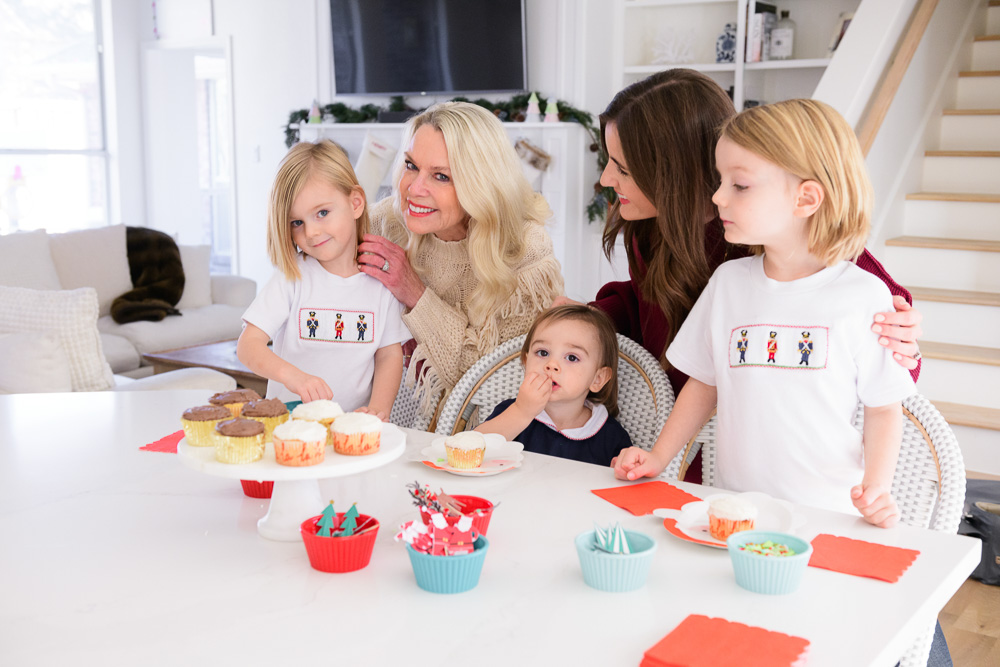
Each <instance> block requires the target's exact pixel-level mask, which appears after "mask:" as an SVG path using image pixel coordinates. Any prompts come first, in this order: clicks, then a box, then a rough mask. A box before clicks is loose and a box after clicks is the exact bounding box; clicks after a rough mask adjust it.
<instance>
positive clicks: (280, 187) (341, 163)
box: [267, 139, 368, 280]
mask: <svg viewBox="0 0 1000 667" xmlns="http://www.w3.org/2000/svg"><path fill="white" fill-rule="evenodd" d="M312 176H318V177H320V178H323V179H324V180H326V181H327V182H329V183H330V185H332V186H334V187H335V188H337V189H338V190H340V191H341V192H343V193H344V194H345V195H347V196H348V197H350V196H351V195H352V194H353V193H355V192H358V193H360V194H361V196H362V197H365V191H364V188H362V187H361V184H360V183H358V177H357V176H356V175H355V173H354V169H353V168H352V167H351V162H350V160H348V158H347V153H345V152H344V149H342V148H341V147H340V146H338V145H337V144H335V143H333V142H332V141H329V140H327V139H324V140H322V141H319V142H317V143H310V142H308V141H303V142H300V143H297V144H295V145H294V146H292V147H291V148H290V149H289V150H288V153H286V154H285V157H284V158H282V160H281V164H280V165H279V166H278V173H277V174H276V175H275V177H274V184H273V185H272V186H271V195H270V197H269V198H268V203H267V256H268V257H269V258H270V259H271V263H272V264H274V266H275V267H276V268H277V269H278V270H280V271H281V272H282V273H283V274H285V277H286V278H288V279H289V280H299V279H300V278H301V277H302V276H301V274H299V267H298V264H297V262H296V259H297V258H298V255H299V252H300V251H299V250H298V249H297V248H296V247H295V242H294V241H292V220H291V210H292V204H293V203H294V202H295V198H296V197H298V196H299V192H301V191H302V188H303V187H305V184H306V182H308V180H309V179H310V178H311V177H312ZM367 202H368V200H367V198H366V199H365V208H364V210H363V211H362V212H361V216H360V217H359V218H358V221H357V222H358V225H357V230H358V234H357V242H358V243H361V241H362V239H363V238H364V235H365V234H366V233H367V232H368V204H367Z"/></svg>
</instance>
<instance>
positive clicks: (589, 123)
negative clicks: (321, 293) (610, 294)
mask: <svg viewBox="0 0 1000 667" xmlns="http://www.w3.org/2000/svg"><path fill="white" fill-rule="evenodd" d="M733 34H734V35H735V33H733ZM734 43H735V40H734ZM734 48H735V47H734ZM531 95H533V96H535V97H536V98H537V99H538V105H539V108H541V107H542V106H543V105H544V106H546V108H547V107H548V101H547V100H546V99H545V98H542V97H538V96H537V94H535V93H532V94H531ZM530 98H531V96H529V95H527V94H522V95H515V96H514V97H512V98H511V99H509V100H508V101H506V102H502V101H497V102H494V101H490V100H486V99H478V100H470V99H468V98H466V97H456V98H454V99H452V100H451V101H452V102H471V103H472V104H478V105H479V106H481V107H483V108H484V109H487V110H489V111H491V112H493V113H494V114H495V115H496V116H497V117H498V118H500V119H501V120H506V121H507V122H511V121H515V122H520V121H524V120H525V119H526V116H525V111H526V109H527V107H528V103H529V101H530ZM390 100H391V101H390V104H389V108H388V111H411V112H417V111H419V110H418V109H412V108H410V107H408V106H407V105H406V103H405V102H404V101H403V98H402V96H396V97H392V98H390ZM557 108H558V114H559V120H561V121H562V122H564V123H579V124H580V125H582V126H583V128H584V129H585V130H587V133H588V134H590V138H591V139H592V140H593V142H592V143H591V144H590V152H591V153H596V154H597V170H598V173H600V172H601V171H603V170H604V167H605V166H606V165H607V164H608V156H607V155H605V154H604V151H603V150H601V133H600V130H599V129H598V128H597V127H595V126H594V117H593V116H592V115H591V114H590V113H589V112H587V111H583V110H581V109H576V108H574V107H572V106H570V105H569V104H567V103H566V102H563V101H561V100H560V101H559V103H558V107H557ZM380 110H381V107H379V106H377V105H375V104H365V105H364V106H362V107H361V108H360V109H352V108H351V107H349V106H347V105H346V104H343V103H340V102H336V103H333V104H327V105H326V106H323V107H320V111H321V112H322V114H323V115H327V114H329V115H331V116H333V117H334V120H335V121H336V122H337V123H371V122H375V120H376V119H377V118H378V114H379V111H380ZM308 118H309V111H308V110H306V109H299V110H297V111H292V112H291V113H290V114H289V115H288V122H287V123H286V124H285V147H286V148H291V147H292V146H293V145H295V143H296V142H297V141H298V140H299V129H298V127H297V126H298V125H299V124H300V123H304V122H306V121H307V120H308ZM612 201H614V190H613V189H611V188H605V187H602V186H601V184H600V183H595V184H594V195H593V197H591V199H590V201H589V202H588V203H587V207H586V211H587V220H589V221H590V222H593V221H595V220H600V221H603V220H604V219H605V218H606V217H607V213H608V207H609V206H610V205H611V202H612Z"/></svg>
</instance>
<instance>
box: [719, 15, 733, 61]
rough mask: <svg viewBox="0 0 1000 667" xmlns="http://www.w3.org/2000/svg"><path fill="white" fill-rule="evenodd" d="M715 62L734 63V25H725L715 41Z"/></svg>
mask: <svg viewBox="0 0 1000 667" xmlns="http://www.w3.org/2000/svg"><path fill="white" fill-rule="evenodd" d="M715 62H717V63H734V62H736V24H735V23H727V24H726V27H725V28H723V29H722V32H721V33H719V37H718V38H717V39H716V40H715Z"/></svg>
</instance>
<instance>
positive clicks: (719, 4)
mask: <svg viewBox="0 0 1000 667" xmlns="http://www.w3.org/2000/svg"><path fill="white" fill-rule="evenodd" d="M860 2H861V0H779V1H777V2H771V3H769V4H772V5H777V7H778V10H779V12H780V11H781V10H788V11H789V13H790V17H791V18H792V20H794V21H795V23H796V34H795V56H796V57H795V58H794V59H789V60H769V61H764V62H753V63H749V62H746V52H745V49H744V48H743V46H742V45H745V44H746V37H747V31H748V25H747V16H748V14H752V13H753V10H754V7H755V5H756V0H617V6H616V15H615V49H614V53H615V60H616V62H615V72H616V73H617V81H616V84H617V89H619V90H620V89H621V88H624V87H625V86H627V85H629V84H631V83H634V82H635V81H638V80H640V79H642V78H644V77H646V76H649V75H650V74H653V73H655V72H659V71H662V70H666V69H671V68H675V67H686V68H689V69H694V70H698V71H700V72H704V73H706V74H708V75H709V76H711V77H712V78H713V79H715V80H716V81H717V82H718V83H719V85H720V86H722V88H723V89H728V88H729V87H730V86H731V87H732V88H733V103H734V105H735V106H736V108H737V109H742V108H743V105H744V102H745V100H748V99H750V100H755V101H758V102H765V103H766V102H776V101H779V100H782V99H788V98H790V97H810V96H812V93H813V91H814V90H815V89H816V85H817V84H818V83H819V80H820V78H821V77H822V75H823V72H824V70H825V69H826V67H827V65H829V63H830V58H829V56H828V54H827V47H828V46H829V43H830V37H831V35H832V33H833V31H834V29H835V28H836V26H837V25H839V16H840V13H841V12H846V11H854V10H856V9H857V7H858V5H859V4H860ZM726 23H733V24H735V25H736V32H737V35H736V41H737V48H736V58H735V62H732V63H717V62H715V42H716V39H717V37H718V36H719V34H720V33H721V32H722V30H723V28H724V26H725V24H726ZM668 30H673V31H674V34H676V35H678V36H681V35H691V36H692V37H693V39H692V51H693V53H692V56H693V62H684V63H682V62H667V63H657V64H654V63H653V62H652V61H653V59H654V51H655V48H654V45H655V43H656V40H657V38H658V37H660V36H661V35H663V34H665V31H668Z"/></svg>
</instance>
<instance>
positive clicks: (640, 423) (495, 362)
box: [436, 334, 674, 450]
mask: <svg viewBox="0 0 1000 667" xmlns="http://www.w3.org/2000/svg"><path fill="white" fill-rule="evenodd" d="M522 345H524V336H518V337H517V338H512V339H511V340H509V341H507V342H505V343H501V344H500V345H499V346H497V347H496V349H494V350H493V351H492V352H490V353H489V354H487V355H486V356H484V357H483V358H482V359H480V360H479V361H477V362H476V363H475V364H473V366H472V368H470V369H469V370H468V371H466V372H465V375H463V376H462V379H460V380H459V381H458V384H456V385H455V388H454V389H452V391H451V394H450V395H449V396H448V398H447V399H446V400H445V402H444V407H443V408H442V409H441V414H440V416H439V418H438V423H437V428H436V432H437V433H441V434H444V435H452V434H454V433H458V432H459V431H464V430H465V429H466V428H468V427H469V426H470V425H471V424H472V422H474V421H475V420H476V417H477V415H476V410H477V409H478V416H480V417H481V419H485V418H486V417H488V416H489V415H490V414H491V413H492V412H493V410H494V409H495V408H496V406H497V404H498V403H500V402H501V401H504V400H507V399H508V398H513V397H514V396H517V390H518V388H519V387H520V386H521V381H522V380H523V379H524V368H523V367H522V366H521V360H520V354H521V346H522ZM673 407H674V392H673V389H671V387H670V382H669V381H668V380H667V374H666V373H664V372H663V369H662V368H661V367H660V364H659V363H658V362H657V361H656V359H655V358H653V356H652V355H651V354H649V352H647V351H646V350H645V349H643V347H642V346H641V345H639V344H638V343H636V342H635V341H633V340H631V339H629V338H626V337H625V336H622V335H621V334H619V335H618V409H619V414H618V421H619V422H620V423H621V425H622V427H623V428H624V429H625V430H626V431H627V432H628V434H629V436H630V437H631V438H632V442H633V444H635V445H637V446H639V447H642V448H643V449H647V450H648V449H650V448H651V447H652V446H653V443H654V442H656V436H657V435H659V433H660V429H661V428H662V427H663V422H664V421H666V419H667V415H668V414H670V410H672V409H673Z"/></svg>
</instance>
